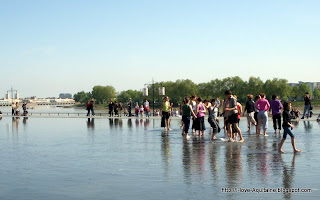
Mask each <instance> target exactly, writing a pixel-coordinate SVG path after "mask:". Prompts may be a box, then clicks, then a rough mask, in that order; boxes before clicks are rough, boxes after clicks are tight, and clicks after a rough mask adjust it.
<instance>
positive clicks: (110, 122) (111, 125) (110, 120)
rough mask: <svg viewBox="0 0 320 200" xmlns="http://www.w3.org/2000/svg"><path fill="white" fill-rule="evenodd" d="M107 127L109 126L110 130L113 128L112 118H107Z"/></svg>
mask: <svg viewBox="0 0 320 200" xmlns="http://www.w3.org/2000/svg"><path fill="white" fill-rule="evenodd" d="M109 126H110V128H112V127H113V118H109Z"/></svg>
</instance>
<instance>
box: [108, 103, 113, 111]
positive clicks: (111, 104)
mask: <svg viewBox="0 0 320 200" xmlns="http://www.w3.org/2000/svg"><path fill="white" fill-rule="evenodd" d="M113 108H114V103H113V102H110V103H109V110H113Z"/></svg>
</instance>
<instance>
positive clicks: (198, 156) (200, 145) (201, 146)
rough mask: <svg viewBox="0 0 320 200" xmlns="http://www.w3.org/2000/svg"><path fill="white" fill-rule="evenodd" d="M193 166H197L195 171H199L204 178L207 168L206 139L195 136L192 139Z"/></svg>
mask: <svg viewBox="0 0 320 200" xmlns="http://www.w3.org/2000/svg"><path fill="white" fill-rule="evenodd" d="M191 158H192V162H193V163H192V164H193V165H192V166H194V167H195V169H193V170H192V171H193V172H197V173H199V175H201V176H200V178H201V179H202V176H203V172H204V170H205V162H206V150H205V141H204V140H202V139H200V140H199V138H198V137H193V141H192V154H191Z"/></svg>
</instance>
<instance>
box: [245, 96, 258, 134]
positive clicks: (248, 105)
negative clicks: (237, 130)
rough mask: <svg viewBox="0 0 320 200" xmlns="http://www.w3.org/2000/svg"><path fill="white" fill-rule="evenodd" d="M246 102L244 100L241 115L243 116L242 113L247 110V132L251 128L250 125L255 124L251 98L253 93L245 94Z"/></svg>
mask: <svg viewBox="0 0 320 200" xmlns="http://www.w3.org/2000/svg"><path fill="white" fill-rule="evenodd" d="M247 99H248V100H247V102H246V106H245V108H244V111H243V114H242V116H244V113H245V112H246V111H247V124H248V132H250V130H251V125H252V124H253V125H255V126H256V125H257V122H256V120H255V119H254V101H253V100H252V99H253V95H252V94H248V95H247Z"/></svg>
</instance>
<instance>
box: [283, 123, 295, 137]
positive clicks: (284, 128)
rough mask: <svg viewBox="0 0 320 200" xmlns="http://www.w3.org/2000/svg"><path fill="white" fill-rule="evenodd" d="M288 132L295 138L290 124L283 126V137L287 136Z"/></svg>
mask: <svg viewBox="0 0 320 200" xmlns="http://www.w3.org/2000/svg"><path fill="white" fill-rule="evenodd" d="M287 134H289V135H290V137H291V138H294V135H293V133H292V132H291V129H290V126H284V127H283V139H286V138H287Z"/></svg>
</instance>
